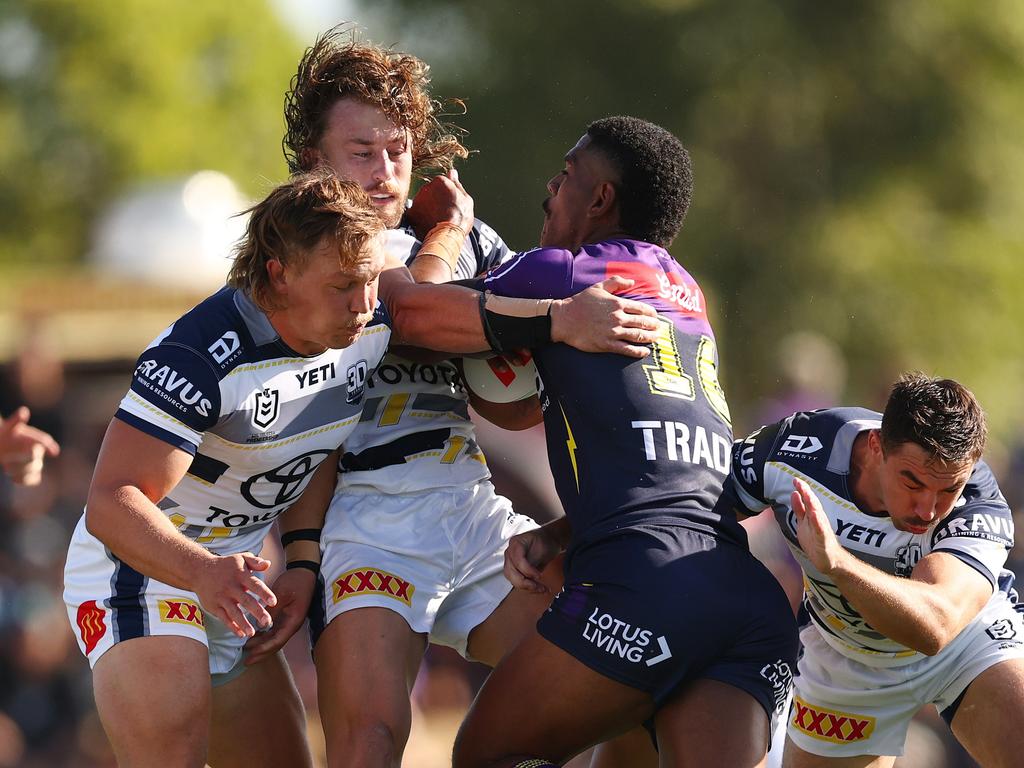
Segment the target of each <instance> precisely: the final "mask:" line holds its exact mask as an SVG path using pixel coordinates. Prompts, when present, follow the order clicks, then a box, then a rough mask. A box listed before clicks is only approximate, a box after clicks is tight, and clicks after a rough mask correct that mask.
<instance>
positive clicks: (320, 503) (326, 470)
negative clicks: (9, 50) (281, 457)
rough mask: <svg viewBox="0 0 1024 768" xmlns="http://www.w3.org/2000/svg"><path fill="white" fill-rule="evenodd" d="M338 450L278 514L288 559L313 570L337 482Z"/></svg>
mask: <svg viewBox="0 0 1024 768" xmlns="http://www.w3.org/2000/svg"><path fill="white" fill-rule="evenodd" d="M339 454H340V450H335V451H333V452H332V453H331V454H330V455H329V456H328V457H327V458H326V459H324V460H323V462H322V463H321V464H320V466H319V467H317V470H316V472H315V473H314V474H313V477H312V478H311V479H310V481H309V485H307V486H306V490H304V491H303V492H302V495H301V496H300V497H299V500H298V501H296V502H295V503H294V504H292V505H291V506H290V507H289V508H288V510H287V511H286V512H285V513H284V514H283V515H281V517H279V518H278V529H279V530H280V533H281V542H282V544H283V546H284V550H285V561H286V562H287V563H303V564H304V565H303V566H302V567H308V568H309V569H310V570H314V571H315V568H314V567H313V566H319V564H320V532H321V530H322V529H323V527H324V520H325V518H326V516H327V509H328V507H330V505H331V498H332V496H333V495H334V490H335V486H336V484H337V478H338V457H339Z"/></svg>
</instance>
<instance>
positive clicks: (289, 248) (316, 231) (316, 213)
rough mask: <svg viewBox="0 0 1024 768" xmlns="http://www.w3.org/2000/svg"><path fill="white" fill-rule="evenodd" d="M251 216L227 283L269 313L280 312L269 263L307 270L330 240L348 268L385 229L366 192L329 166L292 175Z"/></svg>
mask: <svg viewBox="0 0 1024 768" xmlns="http://www.w3.org/2000/svg"><path fill="white" fill-rule="evenodd" d="M246 213H248V214H249V222H248V224H247V225H246V231H245V236H244V237H243V238H242V239H241V240H240V241H239V242H238V244H237V245H236V246H235V250H234V260H233V261H232V264H231V270H230V271H229V272H228V278H227V284H228V285H229V286H231V287H232V288H238V289H240V290H243V291H245V292H246V293H248V294H249V295H250V296H251V297H252V300H253V301H254V302H255V303H256V305H257V306H259V307H260V309H262V310H264V311H265V312H270V311H273V310H275V309H280V307H279V306H277V305H276V304H275V302H274V297H273V296H272V292H271V290H270V277H269V275H268V274H267V262H268V261H270V260H272V259H276V260H277V261H279V262H281V263H282V264H284V265H291V266H294V267H296V268H298V269H304V268H305V266H306V263H307V262H308V261H309V257H310V255H311V253H312V252H313V249H314V248H316V247H317V246H318V245H320V243H321V242H323V241H324V240H328V241H330V242H331V243H333V245H334V246H335V247H336V248H337V251H338V262H339V263H340V264H341V267H342V269H346V268H348V267H349V266H351V265H353V264H354V263H355V262H356V261H357V260H358V258H359V257H360V256H361V255H362V254H363V252H364V251H365V249H366V247H367V245H368V244H369V242H370V241H371V240H372V239H373V238H375V237H376V236H378V235H379V234H381V232H383V230H384V223H383V222H382V221H381V219H380V216H379V215H378V214H377V211H376V210H375V209H374V207H373V204H372V203H371V202H370V198H369V196H368V195H367V194H366V192H364V191H363V188H362V187H360V186H359V185H358V184H356V183H355V182H353V181H348V180H345V179H340V178H338V176H337V174H335V173H334V171H333V170H331V169H330V168H327V167H324V166H321V167H318V168H316V169H314V170H313V171H311V172H309V173H301V174H296V175H295V176H292V178H291V179H290V180H289V181H288V182H287V183H286V184H282V185H280V186H279V187H276V188H275V189H274V190H273V191H272V192H271V193H270V194H269V195H267V197H266V198H265V199H263V200H262V201H261V202H259V203H257V204H256V205H254V206H253V207H252V208H250V209H249V210H248V211H246Z"/></svg>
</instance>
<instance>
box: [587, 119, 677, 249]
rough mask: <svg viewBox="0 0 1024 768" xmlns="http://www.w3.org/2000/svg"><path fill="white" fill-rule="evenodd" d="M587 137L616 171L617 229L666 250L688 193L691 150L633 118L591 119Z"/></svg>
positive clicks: (667, 133) (673, 237)
mask: <svg viewBox="0 0 1024 768" xmlns="http://www.w3.org/2000/svg"><path fill="white" fill-rule="evenodd" d="M587 135H588V136H590V141H591V146H593V147H595V148H597V149H599V150H600V151H601V152H602V153H603V154H604V155H605V157H607V158H608V159H609V160H610V161H611V163H612V165H613V166H614V167H615V169H616V171H618V174H619V184H618V188H619V195H618V198H619V219H620V223H621V224H622V228H623V229H624V230H625V231H626V233H627V234H629V235H630V236H631V237H635V238H637V239H638V240H646V241H647V242H649V243H655V244H656V245H660V246H662V247H663V248H667V247H668V246H669V245H671V244H672V241H673V240H674V239H675V236H676V234H678V232H679V228H680V227H681V226H682V225H683V219H684V218H685V217H686V210H687V208H689V207H690V198H691V197H692V195H693V169H692V168H691V166H690V154H689V153H688V152H687V151H686V148H685V147H684V146H683V144H682V142H681V141H679V139H677V138H676V137H675V136H673V135H672V134H671V133H669V132H668V131H666V130H665V129H664V128H662V127H661V126H659V125H655V124H654V123H650V122H648V121H646V120H641V119H640V118H637V117H623V116H618V117H605V118H603V119H601V120H595V121H594V122H593V123H591V124H590V125H589V127H588V128H587Z"/></svg>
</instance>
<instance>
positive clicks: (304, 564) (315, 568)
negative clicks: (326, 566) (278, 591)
mask: <svg viewBox="0 0 1024 768" xmlns="http://www.w3.org/2000/svg"><path fill="white" fill-rule="evenodd" d="M292 568H305V569H306V570H307V571H312V572H313V573H316V574H319V573H320V563H314V562H313V561H312V560H292V561H291V562H290V563H288V565H286V566H285V567H284V569H285V570H286V571H290V570H291V569H292Z"/></svg>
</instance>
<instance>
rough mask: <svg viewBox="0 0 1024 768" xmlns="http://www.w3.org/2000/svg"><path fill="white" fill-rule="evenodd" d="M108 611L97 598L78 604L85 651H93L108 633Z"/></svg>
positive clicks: (79, 631) (79, 629) (80, 629)
mask: <svg viewBox="0 0 1024 768" xmlns="http://www.w3.org/2000/svg"><path fill="white" fill-rule="evenodd" d="M106 615H107V612H106V611H105V610H103V609H102V608H100V607H99V606H98V605H96V601H95V600H88V601H86V602H84V603H82V604H81V605H80V606H78V619H77V621H78V633H79V634H80V635H81V636H82V642H83V643H84V644H85V652H86V653H87V654H89V653H92V649H93V648H95V647H96V643H98V642H99V641H100V638H101V637H103V635H105V634H106V633H107V623H106V621H105V617H106Z"/></svg>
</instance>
